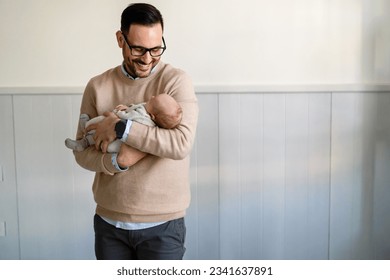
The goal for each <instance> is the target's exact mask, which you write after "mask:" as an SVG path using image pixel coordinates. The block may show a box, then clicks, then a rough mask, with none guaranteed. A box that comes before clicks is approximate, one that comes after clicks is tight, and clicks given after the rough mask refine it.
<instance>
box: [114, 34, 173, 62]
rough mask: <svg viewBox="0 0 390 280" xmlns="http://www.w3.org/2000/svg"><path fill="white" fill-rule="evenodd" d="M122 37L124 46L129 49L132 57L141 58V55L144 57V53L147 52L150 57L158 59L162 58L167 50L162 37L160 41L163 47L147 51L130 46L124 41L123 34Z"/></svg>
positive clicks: (139, 47)
mask: <svg viewBox="0 0 390 280" xmlns="http://www.w3.org/2000/svg"><path fill="white" fill-rule="evenodd" d="M122 35H123V39H125V42H126V45H127V46H128V47H129V49H130V53H131V55H134V56H143V55H145V53H146V52H149V54H150V56H151V57H159V56H162V54H163V53H164V52H165V50H166V49H167V45H166V44H165V40H164V37H162V41H163V44H164V46H163V47H155V48H151V49H148V48H144V47H141V46H130V44H129V42H128V41H127V39H126V36H125V34H123V33H122Z"/></svg>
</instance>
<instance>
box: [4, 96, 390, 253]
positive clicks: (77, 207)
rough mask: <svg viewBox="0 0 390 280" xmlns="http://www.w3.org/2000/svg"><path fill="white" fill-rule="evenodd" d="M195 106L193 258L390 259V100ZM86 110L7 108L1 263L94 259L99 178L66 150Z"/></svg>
mask: <svg viewBox="0 0 390 280" xmlns="http://www.w3.org/2000/svg"><path fill="white" fill-rule="evenodd" d="M198 100H199V107H200V115H199V124H198V130H197V137H196V139H195V143H194V149H193V153H192V157H191V170H190V172H191V192H192V203H191V206H190V208H189V209H188V211H187V217H186V223H187V239H186V247H187V252H186V255H185V258H186V259H390V245H389V244H390V219H389V218H388V213H390V203H389V202H390V172H389V171H390V110H389V108H390V94H389V93H388V92H386V93H375V92H350V93H348V92H337V93H332V92H324V93H320V92H302V93H298V92H295V93H292V92H286V93H275V92H274V93H258V92H253V93H201V94H198ZM80 102H81V95H74V94H44V95H39V94H31V95H27V94H26V95H21V94H16V95H2V96H1V97H0V109H1V111H0V114H1V118H0V125H1V136H0V140H1V143H2V145H1V146H0V166H1V169H2V175H0V178H1V180H0V223H1V222H3V221H4V222H5V223H6V236H0V258H1V259H18V258H21V259H94V249H93V243H94V236H93V221H92V218H93V214H94V207H95V205H94V202H93V197H92V191H91V185H92V181H93V173H92V172H89V171H86V170H84V169H82V168H81V167H79V166H78V165H77V164H76V162H75V160H74V157H73V154H72V152H71V151H70V150H68V149H67V148H66V147H65V145H64V139H65V138H67V137H74V136H75V133H76V126H77V120H78V115H79V106H80ZM1 176H2V177H1ZM0 226H1V225H0ZM0 229H1V228H0ZM0 233H1V231H0Z"/></svg>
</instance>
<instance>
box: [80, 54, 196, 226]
mask: <svg viewBox="0 0 390 280" xmlns="http://www.w3.org/2000/svg"><path fill="white" fill-rule="evenodd" d="M162 93H166V94H169V95H171V96H173V97H174V98H175V99H176V101H177V102H178V103H179V104H180V106H181V107H182V109H183V118H182V122H181V124H180V125H179V126H178V127H177V128H175V129H162V128H159V127H149V126H145V125H142V124H138V123H136V122H133V124H132V127H131V130H130V134H129V137H128V141H127V144H128V145H130V146H132V147H134V148H136V149H138V150H141V151H143V152H146V153H148V154H149V155H147V156H146V157H145V158H143V159H142V160H141V161H139V162H138V163H136V164H135V165H133V166H132V167H130V168H129V170H128V171H126V172H118V171H117V170H116V169H115V167H114V166H113V164H112V163H111V155H110V154H102V153H101V152H100V151H97V150H96V149H95V148H94V147H93V146H92V147H89V148H88V149H86V150H85V151H82V152H74V154H75V158H76V161H77V163H78V164H79V165H80V166H82V167H84V168H86V169H88V170H91V171H94V172H96V175H95V179H94V182H93V194H94V198H95V201H96V204H97V207H96V213H97V214H99V215H102V216H104V217H107V218H110V219H114V220H118V221H123V222H159V221H167V220H171V219H175V218H180V217H183V216H184V215H185V211H186V209H187V208H188V206H189V203H190V183H189V164H190V160H189V155H190V152H191V148H192V145H193V142H194V137H195V131H196V125H197V119H198V104H197V99H196V96H195V93H194V89H193V86H192V82H191V80H190V78H189V77H188V76H187V75H186V74H185V73H184V72H183V71H181V70H178V69H175V68H173V67H172V66H170V65H169V64H165V63H163V62H162V61H160V63H159V64H158V65H157V67H156V71H155V72H154V73H153V74H151V75H150V76H149V77H147V78H142V79H138V80H131V79H129V78H127V77H125V76H124V74H123V73H122V71H121V67H120V66H118V67H116V68H113V69H110V70H108V71H106V72H105V73H103V74H101V75H99V76H97V77H94V78H92V79H91V80H90V81H89V83H88V84H87V86H86V89H85V92H84V95H83V99H82V104H81V108H80V113H84V114H88V115H89V116H90V117H91V118H93V117H96V116H98V115H102V114H103V113H104V112H106V111H111V110H113V109H114V108H115V106H117V105H118V104H137V103H141V102H145V101H146V100H148V99H149V98H150V97H151V96H153V95H157V94H162ZM82 134H83V132H82V131H81V129H80V128H79V129H78V131H77V135H76V138H77V139H80V138H81V137H82Z"/></svg>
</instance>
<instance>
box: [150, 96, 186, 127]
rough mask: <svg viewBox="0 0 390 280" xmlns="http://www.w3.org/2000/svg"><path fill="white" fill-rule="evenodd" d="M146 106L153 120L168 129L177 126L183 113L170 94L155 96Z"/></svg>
mask: <svg viewBox="0 0 390 280" xmlns="http://www.w3.org/2000/svg"><path fill="white" fill-rule="evenodd" d="M145 108H146V111H147V112H148V113H149V114H150V116H151V117H152V120H153V121H154V122H155V123H156V124H157V125H158V126H159V127H162V128H166V129H171V128H175V127H177V126H178V125H179V124H180V121H181V118H182V115H183V111H182V109H181V107H180V105H179V104H178V103H177V102H176V100H175V99H174V98H173V97H172V96H170V95H168V94H159V95H157V96H153V97H152V98H151V99H149V101H148V102H146V105H145Z"/></svg>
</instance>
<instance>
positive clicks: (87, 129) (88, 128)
mask: <svg viewBox="0 0 390 280" xmlns="http://www.w3.org/2000/svg"><path fill="white" fill-rule="evenodd" d="M96 127H97V123H94V124H91V125H89V126H87V127H86V128H85V132H89V131H91V130H95V129H96Z"/></svg>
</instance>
